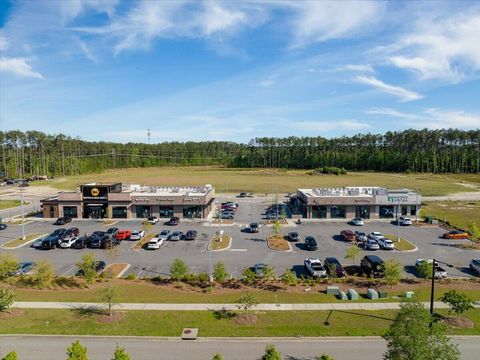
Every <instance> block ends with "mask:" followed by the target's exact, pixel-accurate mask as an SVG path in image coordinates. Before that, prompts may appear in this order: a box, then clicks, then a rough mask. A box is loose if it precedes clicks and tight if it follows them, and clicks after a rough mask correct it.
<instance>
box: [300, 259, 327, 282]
mask: <svg viewBox="0 0 480 360" xmlns="http://www.w3.org/2000/svg"><path fill="white" fill-rule="evenodd" d="M303 267H304V268H305V271H306V272H307V273H308V274H309V275H310V276H313V277H326V276H327V270H325V267H324V266H323V264H322V262H321V261H320V259H312V258H306V259H305V260H304V261H303Z"/></svg>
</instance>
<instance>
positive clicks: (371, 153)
mask: <svg viewBox="0 0 480 360" xmlns="http://www.w3.org/2000/svg"><path fill="white" fill-rule="evenodd" d="M0 144H1V145H2V149H1V155H2V161H1V164H0V169H1V170H0V172H1V173H3V174H4V176H9V177H27V176H31V175H50V176H51V175H72V174H82V173H88V172H94V171H100V170H104V169H111V168H125V167H148V166H180V165H223V166H227V167H252V168H254V167H273V168H288V169H294V168H295V169H299V168H301V169H313V168H318V167H322V166H337V167H343V168H346V169H348V170H352V171H353V170H370V171H389V172H408V171H411V172H432V173H449V172H451V173H479V172H480V130H471V131H462V130H456V129H447V130H427V129H424V130H405V131H400V132H387V133H386V134H383V135H379V134H358V135H355V136H352V137H346V136H343V137H339V138H331V139H327V138H323V137H319V136H318V137H294V136H291V137H288V138H266V137H264V138H255V139H253V140H251V141H250V142H249V143H248V144H239V143H234V142H227V141H203V142H184V143H180V142H164V143H158V144H144V143H127V144H120V143H110V142H103V141H102V142H93V141H85V140H81V139H79V138H71V137H69V136H65V135H63V134H58V135H48V134H45V133H42V132H39V131H27V132H21V131H7V132H0Z"/></svg>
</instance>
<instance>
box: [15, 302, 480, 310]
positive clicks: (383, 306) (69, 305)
mask: <svg viewBox="0 0 480 360" xmlns="http://www.w3.org/2000/svg"><path fill="white" fill-rule="evenodd" d="M423 304H424V305H425V307H427V308H428V307H429V306H430V303H429V302H425V303H423ZM105 306H106V305H105V304H102V303H89V302H33V301H32V302H30V301H16V302H15V303H14V304H13V305H12V307H15V308H22V309H84V308H102V307H105ZM434 307H435V308H436V309H448V308H449V306H448V305H447V304H444V303H442V302H435V303H434ZM475 307H476V308H479V307H480V305H478V304H476V305H475ZM113 308H114V309H117V310H159V311H214V310H238V308H237V305H236V304H154V303H145V304H143V303H120V304H115V305H114V306H113ZM399 308H400V303H399V302H371V303H367V302H362V303H360V302H358V303H354V302H344V303H324V304H259V305H257V306H254V307H253V308H252V310H258V311H320V310H323V311H328V310H396V309H399Z"/></svg>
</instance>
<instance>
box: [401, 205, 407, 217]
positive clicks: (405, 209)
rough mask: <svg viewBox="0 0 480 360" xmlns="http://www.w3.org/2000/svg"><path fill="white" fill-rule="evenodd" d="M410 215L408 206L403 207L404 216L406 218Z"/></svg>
mask: <svg viewBox="0 0 480 360" xmlns="http://www.w3.org/2000/svg"><path fill="white" fill-rule="evenodd" d="M407 214H408V206H406V205H402V215H403V216H405V215H407Z"/></svg>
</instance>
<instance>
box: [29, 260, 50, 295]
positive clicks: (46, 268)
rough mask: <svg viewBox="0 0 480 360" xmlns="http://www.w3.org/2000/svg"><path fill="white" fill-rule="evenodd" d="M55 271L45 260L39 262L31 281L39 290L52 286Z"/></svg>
mask: <svg viewBox="0 0 480 360" xmlns="http://www.w3.org/2000/svg"><path fill="white" fill-rule="evenodd" d="M54 276H55V271H54V270H53V266H52V264H50V263H49V262H48V261H46V260H40V261H39V262H38V264H37V266H36V268H35V272H34V274H33V275H32V280H33V282H34V283H35V284H36V286H37V287H39V288H44V287H47V286H50V285H51V284H52V280H53V277H54Z"/></svg>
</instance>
